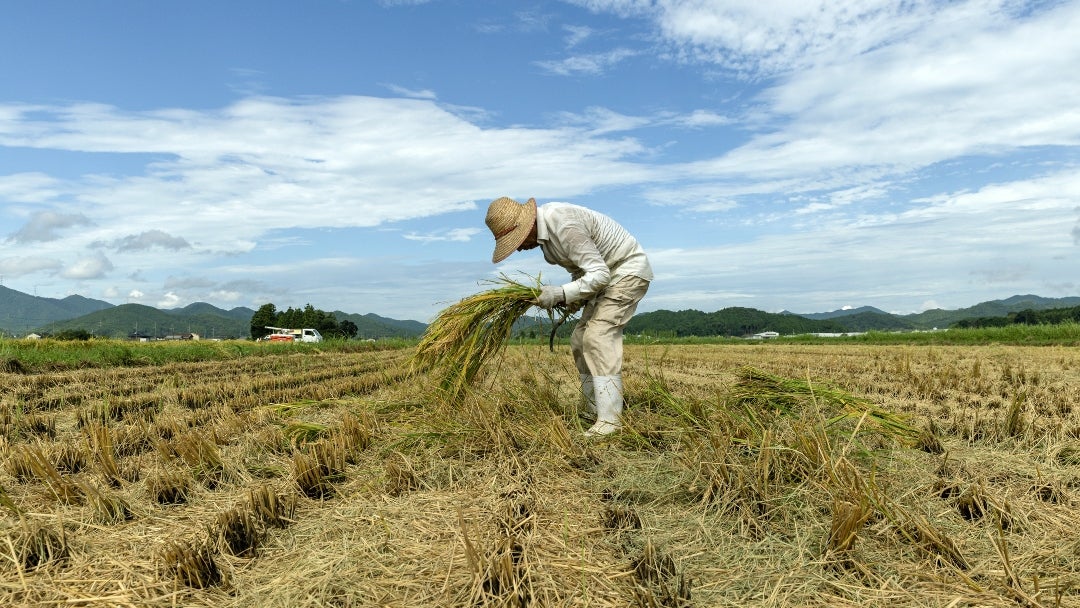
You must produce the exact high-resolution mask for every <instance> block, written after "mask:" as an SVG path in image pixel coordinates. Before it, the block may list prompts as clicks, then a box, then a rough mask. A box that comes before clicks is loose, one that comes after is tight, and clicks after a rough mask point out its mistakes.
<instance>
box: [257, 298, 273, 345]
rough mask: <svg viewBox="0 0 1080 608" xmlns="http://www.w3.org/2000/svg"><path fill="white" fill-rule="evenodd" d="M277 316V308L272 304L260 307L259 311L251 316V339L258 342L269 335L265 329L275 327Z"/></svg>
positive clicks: (268, 331)
mask: <svg viewBox="0 0 1080 608" xmlns="http://www.w3.org/2000/svg"><path fill="white" fill-rule="evenodd" d="M277 316H278V313H277V307H276V306H274V305H273V304H263V305H262V306H260V307H259V310H256V311H255V314H253V315H251V339H253V340H258V339H259V338H261V337H263V336H265V335H267V334H269V333H270V330H269V329H266V326H267V325H276V323H277Z"/></svg>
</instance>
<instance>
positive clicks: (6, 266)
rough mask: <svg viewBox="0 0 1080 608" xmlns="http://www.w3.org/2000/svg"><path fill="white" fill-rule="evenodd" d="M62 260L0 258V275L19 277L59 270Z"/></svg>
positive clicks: (32, 257) (31, 257)
mask: <svg viewBox="0 0 1080 608" xmlns="http://www.w3.org/2000/svg"><path fill="white" fill-rule="evenodd" d="M62 266H63V264H62V263H61V262H60V260H57V259H53V258H47V257H38V256H11V257H5V258H0V275H3V276H8V277H19V276H23V275H28V274H33V273H35V272H42V271H56V270H59V269H60V268H61V267H62Z"/></svg>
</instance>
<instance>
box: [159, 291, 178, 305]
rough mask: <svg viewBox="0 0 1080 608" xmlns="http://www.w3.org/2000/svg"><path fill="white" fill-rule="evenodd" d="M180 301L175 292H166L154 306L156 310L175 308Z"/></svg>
mask: <svg viewBox="0 0 1080 608" xmlns="http://www.w3.org/2000/svg"><path fill="white" fill-rule="evenodd" d="M181 301H182V299H181V298H180V296H179V295H177V294H176V293H175V292H172V291H170V292H168V293H166V294H165V295H164V296H162V297H161V299H160V300H158V302H157V304H156V306H157V307H158V308H176V307H177V306H178V305H179V304H180V302H181Z"/></svg>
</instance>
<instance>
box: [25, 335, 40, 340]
mask: <svg viewBox="0 0 1080 608" xmlns="http://www.w3.org/2000/svg"><path fill="white" fill-rule="evenodd" d="M23 339H24V340H40V339H41V335H40V334H26V335H25V336H23Z"/></svg>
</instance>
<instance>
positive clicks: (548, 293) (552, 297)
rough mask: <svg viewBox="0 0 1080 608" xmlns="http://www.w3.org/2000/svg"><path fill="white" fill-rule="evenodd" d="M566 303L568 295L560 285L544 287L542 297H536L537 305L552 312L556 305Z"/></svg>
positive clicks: (541, 291) (541, 290) (541, 292)
mask: <svg viewBox="0 0 1080 608" xmlns="http://www.w3.org/2000/svg"><path fill="white" fill-rule="evenodd" d="M565 301H566V295H565V294H563V290H562V287H561V286H559V285H544V286H543V287H541V288H540V295H539V296H537V297H536V305H537V306H539V307H540V308H543V309H544V310H551V309H552V308H555V305H556V304H558V303H560V302H565Z"/></svg>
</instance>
